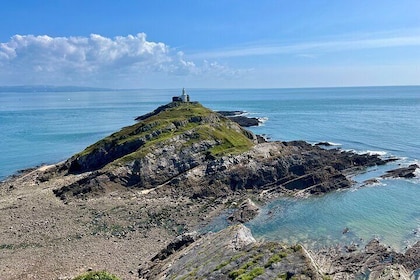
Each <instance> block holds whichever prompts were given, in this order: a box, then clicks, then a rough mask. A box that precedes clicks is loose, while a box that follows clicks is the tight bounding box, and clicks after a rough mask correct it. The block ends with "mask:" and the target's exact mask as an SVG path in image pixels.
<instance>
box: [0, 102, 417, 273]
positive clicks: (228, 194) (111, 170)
mask: <svg viewBox="0 0 420 280" xmlns="http://www.w3.org/2000/svg"><path fill="white" fill-rule="evenodd" d="M137 120H138V122H137V123H136V124H134V125H132V126H128V127H125V128H123V129H121V130H120V131H118V132H116V133H113V134H112V135H110V136H108V137H106V138H104V139H102V140H100V141H98V142H97V143H95V144H93V145H91V146H89V147H87V148H86V149H85V150H84V151H81V152H80V153H78V154H76V155H74V156H72V157H71V158H69V159H68V160H66V161H65V162H62V163H58V164H55V165H52V166H43V167H40V168H36V169H33V170H27V171H25V172H23V173H22V174H19V175H16V176H12V177H11V178H9V179H7V180H6V181H4V182H1V184H0V207H1V211H0V216H1V221H2V223H1V225H0V232H1V234H0V253H1V255H0V256H1V257H0V259H1V262H0V271H1V272H0V273H1V275H2V277H4V278H5V279H41V278H43V279H73V278H74V277H75V276H76V275H78V274H80V273H82V272H85V271H87V270H103V269H104V270H107V271H110V272H112V273H114V274H116V275H118V276H119V277H121V278H122V279H139V278H143V279H165V278H167V279H196V278H207V279H254V278H256V279H272V277H280V278H279V279H291V278H292V277H295V279H325V277H330V278H331V279H334V278H335V275H336V276H337V277H341V276H342V275H343V273H344V272H345V273H347V274H348V275H353V276H352V277H354V275H356V276H357V275H361V273H365V272H366V270H365V267H359V266H354V267H355V268H354V269H353V270H351V271H350V270H346V271H344V272H343V271H341V270H339V269H329V270H327V269H323V268H322V267H324V268H325V267H327V266H328V265H329V266H330V267H337V263H336V262H335V261H336V260H337V259H339V258H340V257H341V255H340V256H338V254H331V253H329V254H327V253H323V254H321V255H316V254H313V253H310V252H308V251H307V250H305V248H303V247H301V246H299V245H296V244H295V245H288V246H286V245H282V244H278V243H265V242H257V241H255V239H254V238H253V237H252V235H250V232H249V230H247V229H246V228H245V227H244V226H242V225H237V226H234V227H230V228H227V229H226V230H224V231H221V232H219V233H212V234H207V235H201V234H193V232H194V231H198V232H200V231H201V229H203V228H204V227H205V226H206V225H207V224H208V223H209V222H210V221H212V219H213V218H215V217H217V216H219V215H221V214H222V213H224V211H225V210H226V209H232V210H233V214H232V215H231V216H230V217H229V220H230V222H231V223H232V224H238V223H243V222H245V221H248V220H250V219H252V218H253V217H254V215H255V214H256V213H257V212H258V205H262V204H264V203H265V202H266V201H268V200H270V199H273V198H275V197H277V196H284V195H287V196H307V195H320V194H323V193H326V192H331V191H334V190H337V189H343V188H349V187H351V186H352V184H353V182H352V181H351V179H350V177H349V176H348V175H349V174H354V173H356V172H358V171H361V170H363V169H365V168H367V167H370V166H375V165H384V164H386V163H387V160H384V159H381V158H380V157H378V156H376V155H369V154H356V153H353V152H347V151H342V150H339V149H323V148H322V147H320V146H316V145H311V144H309V143H306V142H303V141H292V142H280V141H273V142H267V141H265V140H264V139H263V138H261V137H257V135H254V134H253V133H252V132H250V131H248V130H246V129H244V128H243V127H242V126H240V125H239V124H238V123H236V122H234V121H233V120H231V119H229V118H228V117H225V116H223V115H222V114H219V113H217V112H214V111H212V110H209V109H207V108H205V107H203V106H202V105H201V104H199V103H197V102H172V103H169V104H167V105H163V106H161V107H159V108H157V109H156V110H155V111H153V112H151V113H149V114H146V115H144V116H140V117H138V118H137ZM410 168H411V169H410V170H412V168H414V169H415V168H416V167H414V166H412V167H410ZM417 168H418V167H417ZM389 174H396V175H395V176H398V174H403V175H406V174H407V173H406V172H403V171H401V170H399V171H398V172H394V173H389ZM387 176H391V175H387ZM177 236H178V237H177ZM176 237H177V238H176ZM216 241H217V242H216ZM171 244H172V245H171ZM379 251H380V252H382V251H381V250H379ZM206 252H207V254H210V253H211V256H216V257H212V258H211V259H209V258H206V257H205V256H206ZM413 252H414V253H413ZM184 256H188V258H187V257H184ZM323 256H325V257H323ZM410 256H414V257H412V258H410V259H409V260H410V261H407V260H408V259H405V258H403V257H401V258H399V262H398V263H397V264H398V266H395V265H394V266H393V263H390V265H384V266H381V269H382V270H381V271H387V270H392V271H393V272H392V273H394V272H395V271H396V272H395V273H400V274H401V275H410V273H411V271H413V270H415V269H417V268H418V263H417V264H416V262H415V261H414V263H415V264H414V265H408V264H407V263H413V261H412V260H413V259H414V260H416V258H417V260H418V256H419V253H418V250H417V251H416V250H413V251H410ZM204 259H209V262H208V263H207V264H203V262H204ZM359 259H360V258H359ZM139 264H140V266H139ZM320 264H322V267H321V265H320ZM327 264H328V265H327ZM378 273H379V272H378ZM392 273H391V274H389V275H394V274H392ZM379 274H380V273H379ZM340 275H341V276H340ZM375 275H376V274H375ZM245 277H248V278H245ZM257 277H259V278H257ZM323 277H324V278H323ZM375 277H376V276H375ZM337 279H343V278H337ZM371 279H391V278H380V277H379V278H378V277H376V278H371Z"/></svg>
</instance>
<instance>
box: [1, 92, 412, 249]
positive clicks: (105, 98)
mask: <svg viewBox="0 0 420 280" xmlns="http://www.w3.org/2000/svg"><path fill="white" fill-rule="evenodd" d="M187 93H188V94H189V95H190V98H191V100H192V101H198V102H200V103H201V104H203V105H204V106H206V107H208V108H210V109H213V110H240V111H243V112H244V115H246V116H249V117H256V118H259V119H260V120H261V121H262V123H261V125H260V126H258V127H253V128H250V130H252V131H253V132H255V133H257V134H261V135H263V136H265V137H266V138H268V139H269V140H273V141H277V140H278V141H289V140H305V141H308V142H310V143H317V142H329V143H330V144H331V145H333V146H332V147H333V148H340V149H343V150H352V151H354V152H357V153H371V154H378V155H380V156H381V157H384V158H393V157H397V158H398V159H399V160H398V161H395V162H392V163H389V164H388V165H386V166H381V167H373V168H370V169H368V170H365V171H363V172H362V173H360V174H357V175H355V176H354V177H353V178H352V179H353V180H354V181H355V184H354V186H353V187H352V188H350V189H347V190H341V191H336V192H333V193H329V194H325V195H322V196H317V197H308V198H299V199H297V198H278V199H275V200H274V201H272V202H270V203H268V204H267V205H264V206H263V208H262V210H261V212H260V214H259V215H258V216H257V217H256V218H255V219H253V220H252V221H250V222H249V223H247V226H248V227H249V228H250V229H251V230H252V232H253V234H254V236H255V237H257V238H259V239H263V240H276V241H281V242H286V243H297V242H299V243H301V244H304V245H306V246H308V247H309V248H315V249H316V248H323V247H326V246H335V245H343V244H351V243H353V244H357V245H359V246H362V245H363V244H365V243H366V242H368V241H369V240H371V239H372V238H377V239H379V240H380V241H381V242H383V243H384V244H386V245H388V246H391V247H392V248H394V249H395V250H397V251H404V250H405V249H406V248H408V247H410V246H411V245H413V244H414V243H415V242H417V241H420V172H418V173H417V176H416V177H415V178H412V179H379V180H378V183H375V184H372V185H368V186H364V185H363V181H365V180H367V179H372V178H379V176H380V175H382V174H383V173H384V172H385V171H386V170H390V169H395V168H398V167H401V166H407V165H409V164H413V163H417V164H419V165H420V86H405V87H401V86H395V87H392V86H390V87H346V88H294V89H187ZM180 94H181V89H139V90H99V91H98V90H95V91H86V90H84V91H76V90H73V91H61V92H54V91H49V92H37V91H28V90H25V91H23V92H22V91H20V92H19V91H17V92H11V91H10V92H9V91H3V92H0V132H1V134H0V139H1V145H0V180H6V178H7V177H8V176H10V175H12V174H15V173H17V172H19V170H22V169H27V168H31V167H34V166H39V165H42V164H53V163H57V162H60V161H63V160H65V159H67V158H68V157H70V156H72V155H73V154H75V153H77V152H79V151H81V150H83V149H84V148H85V147H87V146H88V145H90V144H93V143H94V142H96V141H98V140H100V139H101V138H103V137H105V136H107V135H109V134H111V133H113V132H115V131H117V130H119V129H120V128H122V127H124V126H128V125H132V124H134V123H135V121H134V118H135V117H137V116H140V115H143V114H145V113H148V112H150V111H152V110H154V109H155V108H157V107H158V106H160V105H163V104H166V103H169V102H170V101H171V99H172V96H179V95H180ZM223 221H224V220H223V219H219V221H216V224H217V226H218V227H223V226H225V224H224V222H223ZM216 224H215V226H216Z"/></svg>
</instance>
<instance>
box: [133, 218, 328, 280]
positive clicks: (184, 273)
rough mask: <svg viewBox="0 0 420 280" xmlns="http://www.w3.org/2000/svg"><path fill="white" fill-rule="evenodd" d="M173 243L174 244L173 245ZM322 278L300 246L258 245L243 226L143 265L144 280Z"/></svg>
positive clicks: (141, 269) (199, 241)
mask: <svg viewBox="0 0 420 280" xmlns="http://www.w3.org/2000/svg"><path fill="white" fill-rule="evenodd" d="M171 244H172V243H171ZM257 276H258V277H259V278H258V279H276V277H280V279H291V278H292V277H294V278H293V279H321V278H320V276H319V275H318V274H317V273H316V271H315V270H314V268H313V267H312V266H311V264H310V262H309V261H308V259H307V258H306V257H305V255H304V252H303V251H302V248H301V247H300V246H292V247H288V246H284V245H281V244H279V243H275V242H257V241H256V240H255V239H254V237H253V236H252V234H251V232H250V230H249V229H248V228H246V227H245V226H243V225H236V226H232V227H228V228H226V229H224V230H222V231H220V232H217V233H208V234H206V235H204V236H202V237H201V238H199V239H197V240H196V241H194V242H193V243H191V244H190V245H188V246H187V247H182V248H180V250H178V251H176V252H173V254H171V255H169V256H168V257H167V258H164V259H162V258H159V257H154V258H152V259H151V260H150V261H148V262H144V263H142V264H141V265H140V269H139V277H140V278H141V279H254V278H255V277H257Z"/></svg>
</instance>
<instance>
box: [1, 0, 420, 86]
mask: <svg viewBox="0 0 420 280" xmlns="http://www.w3.org/2000/svg"><path fill="white" fill-rule="evenodd" d="M0 31H1V32H0V85H39V84H47V85H77V86H94V87H111V88H179V87H188V88H193V87H195V88H197V87H201V88H227V87H229V88H230V87H234V88H235V87H236V88H238V87H248V88H273V87H280V88H284V87H324V86H371V85H420V1H419V0H415V1H410V0H400V1H395V0H393V1H388V0H380V1H379V0H372V1H368V0H364V1H359V0H353V1H331V0H330V1H322V0H312V1H309V0H308V1H296V0H295V1H282V0H277V1H269V0H259V1H251V0H250V1H244V0H241V1H239V0H212V1H202V0H195V1H192V0H177V1H175V0H173V1H171V0H166V1H164V0H154V1H140V0H138V1H134V0H126V1H110V0H91V1H89V0H49V1H47V0H37V1H23V0H14V1H5V3H2V8H1V10H0Z"/></svg>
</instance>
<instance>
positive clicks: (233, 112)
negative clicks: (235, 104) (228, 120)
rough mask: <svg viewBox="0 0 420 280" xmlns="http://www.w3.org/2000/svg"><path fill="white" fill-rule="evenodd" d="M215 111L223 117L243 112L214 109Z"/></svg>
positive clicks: (242, 112)
mask: <svg viewBox="0 0 420 280" xmlns="http://www.w3.org/2000/svg"><path fill="white" fill-rule="evenodd" d="M216 112H217V113H219V114H221V115H222V116H224V117H233V116H239V115H242V114H244V113H245V112H244V111H216Z"/></svg>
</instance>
